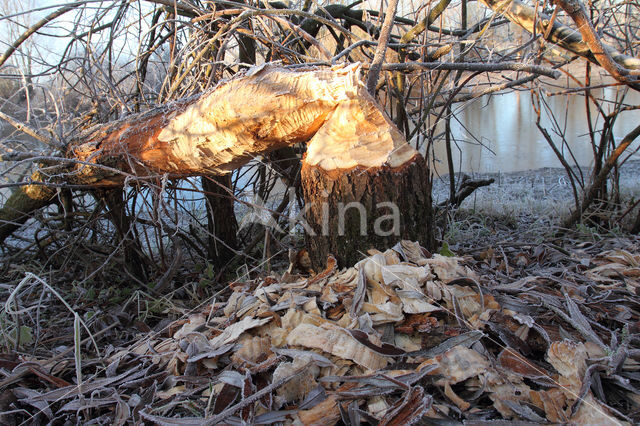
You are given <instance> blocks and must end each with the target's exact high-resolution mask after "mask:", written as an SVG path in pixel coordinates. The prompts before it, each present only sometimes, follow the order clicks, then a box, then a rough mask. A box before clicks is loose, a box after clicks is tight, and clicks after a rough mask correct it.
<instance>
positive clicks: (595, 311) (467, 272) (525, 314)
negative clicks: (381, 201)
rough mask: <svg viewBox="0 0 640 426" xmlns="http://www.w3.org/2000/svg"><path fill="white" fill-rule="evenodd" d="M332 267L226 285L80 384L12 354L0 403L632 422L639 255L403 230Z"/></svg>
mask: <svg viewBox="0 0 640 426" xmlns="http://www.w3.org/2000/svg"><path fill="white" fill-rule="evenodd" d="M634 247H635V246H634V245H633V244H632V245H631V246H630V247H627V248H628V249H629V250H632V249H633V248H634ZM328 265H329V266H328V267H327V269H326V270H325V271H323V272H321V273H319V274H317V275H315V276H311V277H302V276H299V275H295V274H293V273H292V271H291V270H290V271H288V272H286V273H284V275H283V276H281V277H278V278H274V277H268V278H265V279H257V280H253V281H248V282H234V283H231V284H230V289H231V290H232V292H231V294H230V296H229V297H228V298H227V300H224V301H217V302H214V303H213V304H209V305H208V306H207V307H206V308H205V309H204V310H202V311H201V312H199V313H197V314H191V315H190V316H188V318H185V319H182V320H180V321H176V322H174V323H172V324H171V325H170V326H169V327H167V328H166V329H165V331H164V333H163V334H158V333H149V335H147V336H141V338H140V340H139V342H138V343H137V344H135V345H133V346H131V347H127V348H111V350H110V354H109V356H108V357H106V358H103V359H102V360H100V362H101V363H102V364H100V362H98V361H95V362H94V364H93V367H92V366H91V364H90V363H89V364H87V363H86V362H85V365H83V367H82V371H85V375H84V376H83V377H77V380H81V385H80V386H78V385H77V384H68V385H67V386H62V385H61V383H60V380H61V379H59V378H57V377H56V371H61V370H62V368H63V367H61V366H59V365H58V364H60V363H59V361H58V364H57V363H56V362H53V361H51V360H36V359H33V360H29V362H24V360H23V362H21V363H17V364H16V365H15V366H14V371H18V370H19V369H22V370H20V371H26V372H27V373H25V374H23V375H22V376H20V378H19V379H15V380H13V382H12V393H13V400H12V402H11V405H10V406H11V407H19V409H16V410H15V412H16V413H18V415H19V416H22V417H23V418H24V419H25V420H26V419H31V420H32V421H45V422H46V421H56V420H61V419H65V418H66V419H74V421H82V422H87V421H88V420H89V419H90V418H93V419H94V421H95V422H97V423H115V424H124V423H126V422H135V421H138V422H139V421H146V422H151V423H157V424H187V425H191V424H193V425H195V424H197V425H201V424H211V425H213V424H220V423H226V424H272V423H282V424H291V423H294V424H304V425H327V424H336V423H343V424H347V425H351V424H353V425H357V424H361V423H370V424H380V425H386V424H411V423H416V422H419V421H422V422H424V421H429V420H431V421H437V419H440V421H452V420H454V421H473V422H474V424H477V423H483V422H489V421H491V420H496V419H509V420H526V421H530V422H553V423H565V422H570V423H580V424H581V423H587V424H618V423H626V422H629V423H634V422H637V421H638V420H640V415H639V411H638V409H639V407H640V395H639V392H638V386H639V382H640V371H639V370H640V364H639V363H638V360H639V359H640V349H639V342H640V334H638V332H639V331H640V329H639V327H638V319H639V318H638V316H639V310H638V308H639V304H640V303H639V300H638V298H637V296H636V294H637V292H638V289H639V288H640V281H639V277H640V255H638V254H637V253H636V252H631V251H628V250H624V249H620V248H614V249H611V250H605V251H602V247H600V248H597V247H595V248H594V247H592V248H589V247H588V246H583V247H577V248H575V250H573V251H571V252H568V251H566V250H563V249H561V248H554V247H552V246H549V245H541V246H527V247H517V248H512V249H508V250H507V251H506V252H505V250H504V249H502V250H500V251H497V250H493V249H491V248H489V249H487V250H485V251H483V252H478V253H476V254H475V256H467V257H465V258H458V257H447V256H443V255H439V254H431V253H429V252H427V251H426V250H425V249H423V248H422V247H420V246H419V245H418V244H417V243H413V242H409V241H402V242H401V243H399V244H397V245H396V246H395V247H393V248H392V249H389V250H387V251H385V252H384V253H383V252H370V256H369V257H368V258H366V259H364V260H362V261H360V262H359V263H357V264H356V265H355V266H353V267H351V268H348V269H345V270H338V269H337V268H336V262H335V260H334V259H331V258H330V259H329V260H328ZM489 272H491V273H489ZM533 272H535V273H533ZM100 365H105V366H106V367H100ZM29 368H31V370H29ZM29 371H31V372H35V374H36V376H37V378H38V381H37V383H38V384H37V385H36V384H34V382H33V380H32V379H31V380H32V381H31V382H29V383H31V386H30V387H27V386H25V383H26V382H25V380H27V379H26V377H27V376H28V375H29V374H30V373H29ZM86 371H92V374H90V375H87V374H86ZM64 383H67V382H64V381H63V384H64ZM52 388H53V390H50V389H52ZM7 406H8V405H6V404H5V408H6V407H7ZM25 413H27V414H25Z"/></svg>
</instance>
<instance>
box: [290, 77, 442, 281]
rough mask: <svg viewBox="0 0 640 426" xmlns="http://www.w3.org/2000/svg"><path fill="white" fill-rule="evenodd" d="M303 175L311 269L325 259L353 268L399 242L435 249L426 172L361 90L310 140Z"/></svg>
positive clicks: (336, 111) (380, 111) (425, 166)
mask: <svg viewBox="0 0 640 426" xmlns="http://www.w3.org/2000/svg"><path fill="white" fill-rule="evenodd" d="M301 173H302V175H301V181H302V187H303V192H304V198H305V209H304V212H303V213H304V220H305V228H306V232H307V244H308V246H309V253H310V256H311V261H312V264H313V267H314V269H316V270H318V269H321V268H322V267H323V265H324V263H325V261H326V259H327V256H328V255H329V254H332V255H334V256H335V257H336V258H337V260H338V263H339V265H341V266H347V265H352V264H353V263H355V262H357V261H358V260H360V259H362V258H363V257H364V256H365V255H366V251H367V250H368V249H370V248H378V249H383V250H384V249H386V248H389V247H391V246H393V245H394V244H395V243H396V242H397V241H399V240H401V239H410V240H417V241H420V242H421V243H422V244H423V245H424V246H426V247H428V248H433V228H432V227H433V223H432V222H433V220H432V219H433V218H432V205H431V175H430V172H429V168H428V166H427V164H426V161H425V159H424V158H423V157H422V155H420V154H419V153H418V152H417V151H416V150H415V149H414V148H413V147H411V146H410V145H409V144H407V142H406V141H405V139H404V136H403V135H402V133H401V132H400V131H399V130H398V129H397V128H396V126H395V125H394V124H393V123H392V122H391V121H390V120H389V119H388V118H387V117H386V115H385V114H384V112H383V111H382V110H381V109H380V107H379V106H378V105H377V104H376V103H375V101H374V100H373V98H372V97H371V96H370V95H369V94H368V93H367V92H366V90H365V89H364V87H362V88H360V89H359V90H358V93H357V95H356V96H354V98H353V99H352V100H350V101H346V102H343V103H341V104H340V105H339V106H338V107H337V108H336V109H335V110H334V111H333V112H332V113H331V115H330V116H329V117H328V119H327V121H326V122H325V124H324V126H322V127H321V128H320V130H318V132H317V133H316V134H315V136H314V137H313V138H312V139H311V141H310V142H309V144H308V149H307V154H306V156H305V158H304V160H303V166H302V171H301Z"/></svg>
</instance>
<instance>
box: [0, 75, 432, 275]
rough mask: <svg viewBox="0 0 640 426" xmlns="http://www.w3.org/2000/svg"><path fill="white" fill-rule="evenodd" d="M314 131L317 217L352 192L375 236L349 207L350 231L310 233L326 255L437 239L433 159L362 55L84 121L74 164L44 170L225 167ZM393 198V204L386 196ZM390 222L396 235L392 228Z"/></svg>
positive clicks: (63, 176) (39, 177)
mask: <svg viewBox="0 0 640 426" xmlns="http://www.w3.org/2000/svg"><path fill="white" fill-rule="evenodd" d="M307 141H310V143H309V145H308V153H307V155H306V158H305V161H304V167H303V168H304V171H303V180H304V181H303V189H304V193H305V198H306V202H307V205H309V206H310V208H309V209H308V212H309V216H308V218H307V219H308V221H309V224H310V226H311V228H313V229H316V228H318V226H320V227H321V228H322V227H323V226H325V227H326V226H327V225H326V224H324V223H322V216H321V215H318V210H317V208H318V207H317V205H321V204H322V203H323V202H325V201H326V203H327V206H328V209H329V212H330V213H331V212H333V211H334V210H335V209H338V208H340V203H342V204H343V205H344V206H346V204H347V203H351V202H359V203H361V204H362V208H364V211H365V212H366V214H367V218H366V222H367V229H368V230H367V231H366V237H362V236H360V235H359V234H357V233H358V232H359V229H357V230H356V229H353V226H354V225H355V224H356V223H357V224H359V223H360V221H359V219H356V218H355V217H354V218H351V213H352V212H348V214H347V215H346V216H345V222H344V228H345V235H336V236H333V235H329V234H327V235H325V236H323V235H321V234H320V236H321V237H322V238H324V240H323V239H322V238H320V239H317V240H313V241H312V240H311V239H310V245H311V248H312V252H313V256H314V258H315V259H318V263H320V260H319V259H323V258H324V257H325V256H326V255H327V254H329V253H332V254H334V255H337V256H338V258H339V259H340V260H342V261H343V262H349V261H350V259H353V256H358V257H359V256H360V255H359V253H358V251H357V250H363V251H364V250H366V249H368V248H369V247H371V246H376V245H377V246H384V245H386V244H387V242H389V240H390V239H393V240H397V239H399V238H400V237H404V238H412V239H418V240H420V241H421V242H423V243H425V244H426V245H427V246H431V244H430V241H431V228H430V226H431V198H430V185H431V183H430V175H429V172H428V168H427V166H426V164H425V161H424V159H423V158H422V157H421V156H420V154H419V153H418V152H417V151H416V150H415V149H413V148H412V147H411V146H410V145H408V144H407V143H406V141H405V140H404V138H403V136H402V134H401V133H400V132H399V131H398V130H397V129H396V127H395V126H394V125H393V124H392V123H391V122H390V121H389V120H388V119H387V118H386V116H385V115H384V112H383V111H382V110H381V109H380V107H379V106H378V104H377V103H376V102H375V100H374V99H373V98H372V97H371V96H370V95H369V94H368V93H367V92H366V90H365V88H364V86H363V83H362V81H361V80H360V78H359V71H358V67H357V66H353V65H352V66H348V67H336V68H333V69H326V68H325V69H306V70H291V69H284V68H281V67H277V66H273V65H263V66H259V67H254V68H251V69H250V70H248V71H247V72H246V73H245V74H244V75H242V76H240V77H237V78H234V79H231V80H229V81H227V82H223V83H221V84H219V85H218V86H217V87H216V88H215V89H212V90H210V91H208V92H205V93H203V94H201V95H199V96H195V97H192V98H189V99H184V100H180V101H178V102H174V103H171V104H168V105H165V106H162V107H159V108H156V109H153V110H150V111H147V112H145V113H142V114H136V115H132V116H129V117H125V118H124V119H122V120H119V121H115V122H112V123H108V124H105V125H100V126H96V127H93V128H90V129H87V130H85V131H83V132H81V133H80V134H78V135H77V136H76V137H75V138H74V139H73V140H72V141H71V143H69V145H68V147H67V149H66V152H65V157H66V159H65V161H64V162H63V163H62V164H60V165H58V166H54V167H51V166H50V167H48V168H47V171H46V174H44V173H36V174H34V176H33V177H32V179H33V180H35V181H44V182H51V183H57V184H60V183H64V184H73V185H85V186H86V187H87V188H105V187H106V188H108V187H114V186H120V185H122V184H123V183H124V182H125V180H127V179H131V178H133V179H144V178H150V177H158V176H163V175H164V176H166V177H170V178H179V177H186V176H194V175H225V174H227V173H230V172H231V171H232V170H234V169H236V168H238V167H240V166H242V165H244V164H246V163H247V162H249V161H250V160H251V159H252V158H255V157H256V156H259V155H264V154H266V153H268V152H270V151H273V150H276V149H279V148H282V147H286V146H290V145H293V144H295V143H299V142H307ZM69 160H72V161H69ZM323 190H325V191H327V193H326V195H324V193H323V192H322V191H323ZM55 192H56V191H55V189H52V188H48V187H46V186H40V185H26V186H24V187H21V188H19V189H18V191H16V192H15V193H14V195H12V196H11V197H10V198H9V199H8V201H7V202H6V204H5V206H3V209H0V217H2V215H3V214H5V215H6V212H12V213H11V215H10V216H9V217H10V218H11V222H10V223H3V224H0V241H2V240H4V238H6V237H7V236H8V235H10V234H11V232H13V231H14V230H15V229H16V228H17V226H19V224H20V223H22V222H24V220H26V218H27V217H28V214H29V213H30V212H32V211H33V210H34V209H37V208H40V207H44V206H45V205H47V204H49V203H51V202H52V201H53V199H54V198H55ZM385 202H386V203H391V204H388V205H386V206H380V203H385ZM318 203H319V204H318ZM392 205H393V206H395V207H397V209H399V211H400V219H399V221H398V220H396V221H394V222H392V221H389V220H388V221H384V220H382V221H376V219H378V218H380V217H381V216H385V215H389V214H393V212H394V207H392ZM320 208H322V207H320ZM385 208H386V209H387V211H386V212H385V211H384V209H385ZM358 209H361V208H360V207H358ZM352 210H354V208H352ZM376 210H378V211H376ZM335 211H337V210H335ZM15 212H19V213H20V214H16V213H15ZM333 219H336V218H334V217H331V220H333ZM337 219H339V217H337ZM354 221H355V222H354ZM376 224H378V227H379V228H380V232H377V231H376V228H375V226H376ZM385 226H387V227H391V228H392V229H391V230H392V232H391V234H389V235H385V234H388V233H389V229H388V228H387V227H385ZM394 226H395V228H394ZM321 228H320V229H321ZM329 228H330V230H331V224H329ZM356 228H357V227H356ZM331 232H333V231H331ZM347 232H348V234H349V236H348V237H347ZM354 235H358V237H359V238H358V239H357V241H356V240H354V239H353V238H352V236H354ZM343 237H345V238H343ZM381 242H384V244H382V245H381ZM356 243H359V244H356ZM354 251H355V252H354ZM354 253H356V254H354Z"/></svg>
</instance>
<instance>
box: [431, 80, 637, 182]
mask: <svg viewBox="0 0 640 426" xmlns="http://www.w3.org/2000/svg"><path fill="white" fill-rule="evenodd" d="M560 90H562V89H556V88H550V87H548V88H547V92H549V93H553V92H557V91H560ZM592 93H593V95H594V96H595V97H596V98H598V99H605V100H608V101H615V99H616V98H619V97H621V96H622V95H623V93H624V89H622V88H620V87H606V88H602V89H596V90H593V91H592ZM531 97H532V95H531V93H530V92H529V91H521V92H508V93H504V94H499V95H493V96H484V97H481V98H478V99H476V100H473V101H470V102H467V103H462V104H459V105H455V106H454V108H453V113H454V118H453V119H452V121H451V129H452V135H453V138H454V139H455V140H456V142H457V147H456V146H454V147H453V156H454V161H455V162H454V164H455V168H456V171H457V170H462V171H465V172H480V173H492V172H515V171H524V170H530V169H540V168H543V167H561V166H562V165H561V163H560V162H559V161H558V159H557V157H556V155H555V154H554V152H553V150H552V149H551V148H550V147H549V145H548V143H547V142H546V140H545V139H544V137H543V136H542V134H541V133H540V131H539V130H538V128H537V127H536V113H535V110H534V108H533V106H532V103H531ZM544 99H545V100H546V102H547V103H548V105H549V107H550V109H551V110H552V111H553V113H554V115H555V117H556V120H557V124H558V126H559V127H560V128H561V129H562V130H564V133H565V135H566V139H567V145H568V147H569V148H570V149H571V151H572V152H573V155H574V156H575V158H576V160H577V163H578V165H580V166H586V167H588V166H590V165H591V164H592V162H593V153H592V148H591V142H590V138H589V136H588V124H587V119H586V106H585V101H584V97H583V96H582V95H581V94H580V93H574V94H573V95H569V96H568V95H558V96H551V97H548V96H545V97H544ZM624 101H625V103H626V104H629V105H639V104H640V93H638V92H635V91H632V90H629V91H628V93H627V95H626V97H625V98H624ZM603 109H604V111H605V112H607V113H608V112H610V111H611V110H612V109H613V105H612V104H611V103H610V102H608V103H606V104H605V107H604V108H603ZM591 112H592V113H591V116H592V120H593V122H594V128H595V129H598V130H600V129H601V128H602V122H603V120H602V118H601V117H598V115H597V113H596V111H595V108H593V105H592V110H591ZM541 123H542V125H543V127H545V128H546V129H547V130H548V132H549V133H550V134H551V135H552V137H553V139H554V142H555V143H556V145H557V146H558V148H559V149H564V152H565V153H568V150H567V146H565V147H564V148H562V139H561V137H559V136H558V135H557V134H554V132H553V129H554V125H553V122H552V120H551V119H550V117H549V115H548V114H546V113H544V110H543V114H542V120H541ZM639 123H640V111H638V110H636V111H626V112H623V113H622V114H621V115H620V116H619V118H618V119H617V121H616V124H615V126H614V135H615V138H616V141H618V142H619V141H620V140H621V139H622V138H623V137H624V136H625V135H626V134H627V133H628V132H629V131H631V130H632V129H633V128H635V127H636V126H637V125H638V124H639ZM443 131H444V122H442V123H439V124H438V126H437V127H436V132H435V134H436V135H437V134H442V132H443ZM598 140H599V134H597V135H596V142H598ZM638 146H640V141H636V142H634V144H632V145H631V147H630V148H628V150H627V152H631V150H633V149H635V148H638ZM434 149H435V158H436V160H437V161H436V167H435V169H436V172H438V173H439V174H446V173H448V169H447V163H446V151H445V144H444V136H443V135H442V136H441V137H440V138H439V140H436V142H435V144H434ZM570 164H571V165H573V164H574V163H573V162H570Z"/></svg>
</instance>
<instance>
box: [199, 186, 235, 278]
mask: <svg viewBox="0 0 640 426" xmlns="http://www.w3.org/2000/svg"><path fill="white" fill-rule="evenodd" d="M231 188H232V186H231V175H223V176H210V177H209V176H206V177H203V178H202V189H203V190H204V195H205V199H206V202H207V230H208V232H209V235H208V236H207V257H208V258H209V260H210V261H211V262H212V263H213V264H214V265H215V266H216V267H218V268H221V267H223V266H225V265H226V264H227V263H228V262H229V260H231V259H232V258H233V256H234V255H235V254H236V253H235V252H236V249H237V248H238V241H237V238H236V234H237V233H238V222H237V220H236V214H235V212H234V211H233V196H232V193H231V194H230V193H229V192H230V191H232V189H231Z"/></svg>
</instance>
